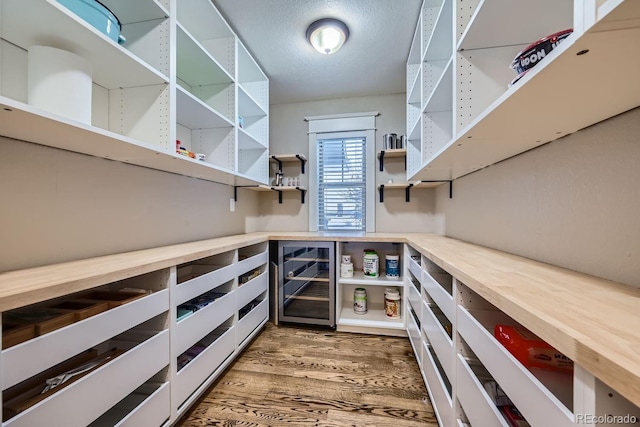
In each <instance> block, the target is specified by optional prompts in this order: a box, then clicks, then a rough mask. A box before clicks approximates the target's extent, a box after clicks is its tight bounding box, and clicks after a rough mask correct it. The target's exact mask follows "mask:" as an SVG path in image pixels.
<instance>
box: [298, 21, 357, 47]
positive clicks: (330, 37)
mask: <svg viewBox="0 0 640 427" xmlns="http://www.w3.org/2000/svg"><path fill="white" fill-rule="evenodd" d="M348 38H349V28H348V27H347V26H346V24H345V23H344V22H342V21H338V20H337V19H333V18H324V19H320V20H318V21H316V22H314V23H313V24H311V25H309V28H307V39H308V40H309V43H311V45H312V46H313V47H314V48H315V50H317V51H318V52H320V53H325V54H327V55H329V54H331V53H335V52H337V51H338V50H339V49H340V48H341V47H342V45H343V44H344V43H345V42H346V41H347V39H348Z"/></svg>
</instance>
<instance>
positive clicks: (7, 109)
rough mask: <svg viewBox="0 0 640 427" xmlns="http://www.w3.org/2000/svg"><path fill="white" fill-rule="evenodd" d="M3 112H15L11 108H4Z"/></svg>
mask: <svg viewBox="0 0 640 427" xmlns="http://www.w3.org/2000/svg"><path fill="white" fill-rule="evenodd" d="M3 110H4V111H13V110H12V109H11V108H9V107H4V108H3Z"/></svg>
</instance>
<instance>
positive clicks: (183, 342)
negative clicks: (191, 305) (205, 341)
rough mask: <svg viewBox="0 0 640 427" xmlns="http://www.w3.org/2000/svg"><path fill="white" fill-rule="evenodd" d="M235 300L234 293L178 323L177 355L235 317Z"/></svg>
mask: <svg viewBox="0 0 640 427" xmlns="http://www.w3.org/2000/svg"><path fill="white" fill-rule="evenodd" d="M234 299H235V295H234V292H232V293H229V294H227V295H225V296H224V297H222V298H220V299H218V300H216V301H215V302H213V303H211V304H209V305H207V306H206V307H205V308H203V309H201V310H198V311H196V312H195V313H193V314H192V315H190V316H189V317H187V318H185V319H183V320H182V321H180V322H178V323H177V324H176V333H175V335H176V336H175V338H174V345H175V346H176V351H177V353H178V354H182V353H183V352H184V351H186V350H187V349H188V348H189V347H191V346H192V345H194V344H195V343H196V342H198V341H199V340H200V339H202V338H203V337H204V336H205V335H207V334H208V333H210V332H211V331H213V330H214V329H215V328H217V327H218V326H220V325H221V324H222V323H223V322H224V321H225V320H227V319H228V318H230V317H231V316H233V314H234V313H235V311H236V310H235V304H234Z"/></svg>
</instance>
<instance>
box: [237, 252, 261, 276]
mask: <svg viewBox="0 0 640 427" xmlns="http://www.w3.org/2000/svg"><path fill="white" fill-rule="evenodd" d="M268 260H269V252H268V251H264V252H261V253H259V254H256V255H253V256H251V257H249V258H247V259H243V260H242V261H238V265H237V270H236V271H237V275H238V276H240V275H242V274H244V273H247V272H249V271H251V270H253V269H254V268H258V267H260V266H261V265H264V264H266V263H267V261H268Z"/></svg>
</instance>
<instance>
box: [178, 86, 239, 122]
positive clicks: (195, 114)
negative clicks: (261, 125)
mask: <svg viewBox="0 0 640 427" xmlns="http://www.w3.org/2000/svg"><path fill="white" fill-rule="evenodd" d="M176 102H177V108H176V110H177V117H178V123H179V124H181V125H183V126H185V127H187V128H189V129H207V128H220V127H229V128H230V127H233V123H232V122H231V121H230V120H229V119H228V118H226V117H225V116H224V115H223V114H222V113H220V112H218V111H216V109H215V108H213V107H211V106H209V105H207V104H206V103H205V102H204V101H202V100H201V99H199V98H197V97H196V96H195V95H193V94H192V93H190V92H188V91H187V90H186V89H184V88H183V87H182V86H180V85H178V87H177V90H176Z"/></svg>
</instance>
